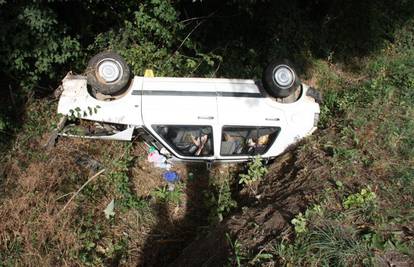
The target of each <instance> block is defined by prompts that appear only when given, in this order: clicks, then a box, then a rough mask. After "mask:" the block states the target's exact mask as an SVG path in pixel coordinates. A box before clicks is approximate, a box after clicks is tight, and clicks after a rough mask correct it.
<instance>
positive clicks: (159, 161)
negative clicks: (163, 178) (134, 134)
mask: <svg viewBox="0 0 414 267" xmlns="http://www.w3.org/2000/svg"><path fill="white" fill-rule="evenodd" d="M148 152H149V154H148V157H147V160H148V161H149V162H152V163H154V166H155V167H157V168H161V169H166V170H169V169H170V168H171V164H170V163H168V162H167V158H166V157H165V156H163V155H161V154H160V153H159V152H158V150H157V149H156V148H155V147H153V146H152V147H150V148H149V150H148Z"/></svg>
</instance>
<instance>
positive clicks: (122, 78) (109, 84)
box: [86, 52, 131, 95]
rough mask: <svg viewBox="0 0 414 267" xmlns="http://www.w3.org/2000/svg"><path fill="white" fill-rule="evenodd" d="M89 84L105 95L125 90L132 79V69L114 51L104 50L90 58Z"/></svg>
mask: <svg viewBox="0 0 414 267" xmlns="http://www.w3.org/2000/svg"><path fill="white" fill-rule="evenodd" d="M86 73H87V80H88V84H89V85H90V86H91V87H92V88H93V89H95V90H96V91H97V92H99V93H101V94H104V95H116V94H117V93H120V92H122V91H123V89H125V88H126V86H127V85H128V83H129V80H130V75H131V72H130V69H129V66H128V64H127V63H126V62H125V60H124V59H123V58H122V57H121V56H120V55H118V54H117V53H114V52H102V53H99V54H97V55H95V56H94V57H93V58H91V60H89V63H88V67H87V69H86Z"/></svg>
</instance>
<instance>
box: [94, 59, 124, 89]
mask: <svg viewBox="0 0 414 267" xmlns="http://www.w3.org/2000/svg"><path fill="white" fill-rule="evenodd" d="M122 71H123V69H122V66H121V64H119V63H118V61H116V60H114V59H111V58H105V59H103V60H101V61H100V62H99V63H98V68H97V74H98V78H100V80H102V81H103V82H105V83H114V82H116V81H118V80H119V79H121V77H122Z"/></svg>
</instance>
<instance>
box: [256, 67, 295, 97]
mask: <svg viewBox="0 0 414 267" xmlns="http://www.w3.org/2000/svg"><path fill="white" fill-rule="evenodd" d="M281 70H282V71H281ZM277 73H278V74H281V75H282V76H281V77H282V78H283V77H284V78H285V79H286V81H287V83H284V84H282V83H279V82H278V80H277V78H276V77H275V76H276V74H277ZM289 73H290V74H289ZM286 74H289V75H292V76H291V77H290V76H289V75H288V76H286ZM283 75H284V76H283ZM262 82H263V86H264V88H265V89H266V91H267V92H268V93H269V94H270V95H271V96H273V97H276V98H285V97H288V96H290V95H292V94H294V93H295V92H296V90H297V89H298V88H299V85H300V80H299V77H298V75H297V74H296V71H295V68H294V67H293V65H292V63H290V62H289V61H288V60H276V61H273V62H271V63H270V64H269V65H267V67H266V68H265V70H264V72H263V77H262Z"/></svg>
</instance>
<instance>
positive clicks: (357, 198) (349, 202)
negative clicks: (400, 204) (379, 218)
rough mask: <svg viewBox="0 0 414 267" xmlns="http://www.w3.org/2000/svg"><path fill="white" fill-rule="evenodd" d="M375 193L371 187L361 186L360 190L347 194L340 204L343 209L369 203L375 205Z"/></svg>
mask: <svg viewBox="0 0 414 267" xmlns="http://www.w3.org/2000/svg"><path fill="white" fill-rule="evenodd" d="M376 197H377V196H376V195H375V193H374V192H372V191H371V189H370V188H369V187H368V188H363V189H361V192H359V193H355V194H351V195H349V196H348V197H347V198H346V199H345V200H344V201H343V202H342V205H343V206H344V208H345V209H350V208H364V207H367V206H370V205H375V200H376Z"/></svg>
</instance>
